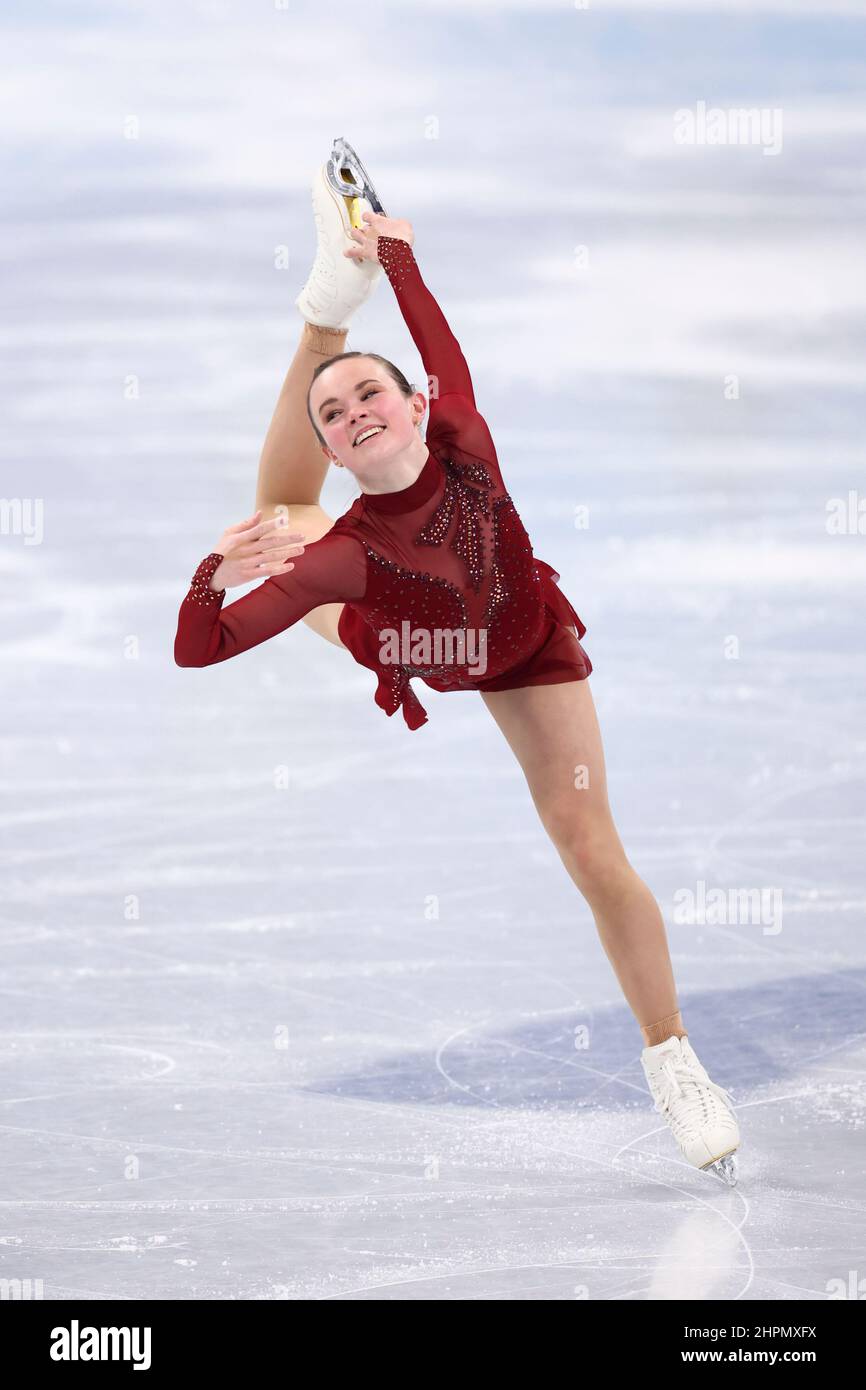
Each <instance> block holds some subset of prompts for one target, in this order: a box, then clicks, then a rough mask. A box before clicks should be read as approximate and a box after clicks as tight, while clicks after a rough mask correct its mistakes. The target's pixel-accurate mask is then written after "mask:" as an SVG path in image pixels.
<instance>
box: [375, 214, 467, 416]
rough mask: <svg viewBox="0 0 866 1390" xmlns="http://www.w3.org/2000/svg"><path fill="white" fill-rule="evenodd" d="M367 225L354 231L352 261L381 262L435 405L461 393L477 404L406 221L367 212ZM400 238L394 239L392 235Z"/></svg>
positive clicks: (463, 363)
mask: <svg viewBox="0 0 866 1390" xmlns="http://www.w3.org/2000/svg"><path fill="white" fill-rule="evenodd" d="M364 218H365V220H366V222H367V226H366V227H363V228H357V229H355V233H354V239H355V241H356V242H357V243H358V245H357V246H356V247H350V248H349V250H348V255H349V257H350V259H358V260H378V261H379V264H380V265H381V266H382V267H383V269H384V271H385V274H386V275H387V277H388V279H389V281H390V282H391V286H392V288H393V290H394V293H395V295H396V297H397V303H398V304H399V306H400V312H401V313H402V315H403V318H404V319H405V321H406V327H407V328H408V329H409V332H410V333H411V334H412V340H413V342H414V343H415V346H416V347H417V349H418V352H419V353H420V355H421V361H422V362H423V363H424V370H425V371H426V373H427V376H428V379H430V382H431V384H430V397H431V405H432V402H433V400H435V399H436V398H438V397H439V396H444V395H447V394H448V393H449V392H452V391H454V392H458V393H459V394H460V395H463V396H466V397H468V399H469V400H470V402H471V403H472V405H473V406H474V405H475V394H474V392H473V389H472V377H471V376H470V373H469V367H468V365H467V362H466V358H465V357H464V356H463V352H462V350H461V347H460V344H459V343H458V341H457V339H456V338H455V336H454V334H453V333H452V332H451V329H450V328H449V326H448V320H447V319H446V318H445V315H444V314H443V312H442V310H441V309H440V308H439V305H438V304H437V302H436V300H435V298H434V297H433V295H432V294H431V293H430V291H429V289H428V288H427V286H426V285H425V283H424V281H423V279H422V278H421V271H420V270H419V269H418V263H417V261H416V260H415V253H414V252H413V250H412V245H411V242H412V239H414V233H413V231H412V228H411V226H410V224H409V223H408V222H405V221H403V220H398V219H396V218H391V217H384V216H382V214H381V213H375V212H373V213H364ZM391 232H394V233H399V234H398V235H391V234H390V233H391Z"/></svg>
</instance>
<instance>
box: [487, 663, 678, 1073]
mask: <svg viewBox="0 0 866 1390" xmlns="http://www.w3.org/2000/svg"><path fill="white" fill-rule="evenodd" d="M483 699H484V702H485V704H486V705H487V707H488V709H489V710H490V712H491V714H492V715H493V717H494V719H495V720H496V722H497V723H498V725H499V727H500V729H501V730H502V733H503V734H504V736H505V738H506V739H507V741H508V743H509V744H510V746H511V748H512V749H513V751H514V753H515V755H516V757H517V759H518V761H519V763H520V765H521V767H522V768H523V772H524V775H525V777H526V780H527V783H528V785H529V790H530V793H531V795H532V799H533V801H534V803H535V807H536V810H537V811H538V814H539V816H540V818H541V821H542V824H543V825H544V828H545V829H546V830H547V833H548V834H549V836H550V838H551V840H552V841H553V843H554V845H555V846H556V849H557V851H558V853H559V856H560V858H561V859H562V862H563V864H564V865H565V867H566V869H567V870H568V872H569V874H570V875H571V877H572V879H573V880H574V882H575V883H576V885H577V887H578V888H579V889H580V891H581V893H582V894H583V896H584V897H585V898H586V900H587V902H588V903H589V906H590V909H591V911H592V914H593V917H594V918H595V922H596V926H597V927H598V933H599V936H600V938H601V943H602V945H603V947H604V950H605V952H606V954H607V957H608V959H609V961H610V963H611V965H612V966H613V969H614V973H615V974H616V977H617V979H618V980H619V983H620V986H621V987H622V991H623V994H624V995H625V997H626V999H627V1001H628V1003H629V1005H630V1007H631V1009H632V1011H633V1012H634V1015H635V1018H636V1019H637V1021H638V1023H639V1025H640V1026H641V1028H642V1029H644V1028H645V1029H646V1030H647V1031H646V1032H644V1041H645V1042H646V1043H647V1045H648V1046H649V1045H650V1036H648V1034H649V1035H652V1042H658V1041H661V1040H662V1038H661V1037H660V1036H659V1035H658V1034H659V1031H660V1030H659V1029H658V1027H657V1026H656V1025H658V1024H659V1022H661V1023H662V1024H663V1025H664V1026H663V1028H662V1029H661V1032H662V1033H663V1034H664V1036H668V1037H669V1036H671V1035H672V1034H671V1033H670V1032H665V1029H666V1028H668V1027H670V1025H671V1024H672V1023H673V1030H674V1032H679V1031H681V1032H683V1033H684V1032H685V1029H684V1028H682V1021H681V1019H680V1018H679V1014H678V1011H677V995H676V987H675V985H674V976H673V968H672V966H671V959H670V954H669V952H668V944H667V937H666V934H665V926H664V921H663V920H662V915H661V912H660V910H659V906H658V904H657V902H656V900H655V898H654V897H653V895H652V893H651V892H650V890H649V888H648V887H647V885H646V884H645V883H644V881H643V879H641V878H640V877H639V876H638V874H637V873H636V872H635V870H634V868H633V867H632V865H631V864H630V863H629V860H628V859H627V858H626V853H625V850H624V849H623V846H622V842H621V841H620V838H619V835H618V834H617V830H616V826H615V825H614V822H613V816H612V814H611V810H610V805H609V803H608V795H607V778H606V775H605V766H604V752H603V749H602V742H601V731H600V729H599V726H598V719H597V716H596V712H595V702H594V700H593V698H592V692H591V690H590V688H589V682H588V681H586V680H583V681H566V682H563V683H562V684H560V685H534V686H528V687H525V688H524V689H520V690H500V691H489V692H483ZM581 768H585V769H586V773H584V774H583V775H582V777H581ZM583 781H587V782H588V785H586V786H583V784H582V782H583ZM677 1024H679V1028H678V1027H677ZM653 1033H654V1035H653Z"/></svg>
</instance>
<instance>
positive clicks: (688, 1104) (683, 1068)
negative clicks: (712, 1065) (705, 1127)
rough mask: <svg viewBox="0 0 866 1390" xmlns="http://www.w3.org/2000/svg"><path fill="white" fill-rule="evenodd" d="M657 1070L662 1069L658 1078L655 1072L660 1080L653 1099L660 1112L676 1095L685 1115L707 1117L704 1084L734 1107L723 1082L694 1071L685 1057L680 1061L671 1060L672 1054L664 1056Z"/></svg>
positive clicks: (666, 1109) (666, 1108) (670, 1103)
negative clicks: (661, 1074) (680, 1098)
mask: <svg viewBox="0 0 866 1390" xmlns="http://www.w3.org/2000/svg"><path fill="white" fill-rule="evenodd" d="M660 1071H661V1072H663V1073H664V1075H663V1077H661V1078H659V1077H658V1074H657V1076H656V1078H654V1080H656V1081H657V1083H658V1081H659V1080H660V1083H661V1084H660V1086H659V1094H658V1096H657V1098H656V1103H655V1108H656V1110H658V1111H659V1112H660V1113H662V1114H663V1113H664V1112H665V1111H668V1110H669V1109H670V1107H671V1105H672V1104H673V1102H674V1101H675V1100H676V1099H677V1098H678V1097H682V1099H683V1107H682V1108H683V1110H684V1111H685V1117H686V1118H688V1119H690V1120H691V1119H698V1118H707V1115H706V1108H707V1107H706V1100H707V1098H706V1096H705V1095H703V1094H702V1093H701V1092H702V1089H703V1088H705V1087H708V1088H709V1090H710V1091H712V1092H713V1093H714V1094H715V1095H717V1096H720V1097H721V1098H722V1100H723V1101H725V1102H726V1103H727V1104H728V1105H729V1106H730V1107H731V1110H733V1108H734V1106H733V1101H732V1099H731V1095H730V1092H728V1091H726V1090H725V1088H724V1086H719V1085H718V1084H717V1083H716V1082H715V1081H711V1080H710V1079H709V1077H704V1076H701V1075H700V1073H699V1072H696V1071H695V1069H694V1067H693V1066H692V1064H691V1062H689V1061H688V1060H686V1059H685V1058H683V1059H682V1060H680V1061H674V1059H673V1058H671V1057H666V1058H665V1060H664V1062H663V1063H662V1065H661V1068H660ZM689 1083H690V1085H689ZM687 1086H689V1090H688V1091H687V1089H686V1087H687ZM689 1091H691V1094H689Z"/></svg>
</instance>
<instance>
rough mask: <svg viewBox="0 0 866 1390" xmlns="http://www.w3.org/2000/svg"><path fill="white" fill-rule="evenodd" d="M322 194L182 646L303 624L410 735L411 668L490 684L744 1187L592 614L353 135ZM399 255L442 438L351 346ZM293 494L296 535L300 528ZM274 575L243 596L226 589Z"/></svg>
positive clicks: (187, 607) (563, 850) (182, 661)
mask: <svg viewBox="0 0 866 1390" xmlns="http://www.w3.org/2000/svg"><path fill="white" fill-rule="evenodd" d="M344 184H345V188H344V187H343V185H344ZM313 208H314V212H315V216H316V223H317V227H318V250H317V258H316V262H315V264H314V267H313V271H312V273H311V275H310V279H309V281H308V283H307V285H306V286H305V287H304V289H303V290H302V291H301V294H300V295H299V296H298V299H297V300H296V304H297V305H298V307H299V309H300V311H301V313H302V315H303V316H304V318H305V323H304V328H303V331H302V335H301V342H300V345H299V347H298V350H297V352H296V354H295V358H294V360H293V362H292V364H291V367H290V368H289V372H288V375H287V377H286V380H285V383H284V385H283V388H282V391H281V393H280V396H279V399H278V401H277V406H276V410H275V412H274V416H273V419H272V421H271V425H270V428H269V430H268V434H267V437H266V439H265V444H264V449H263V452H262V457H261V461H260V465H259V478H258V491H257V497H256V504H257V509H256V511H255V513H254V514H253V516H251V517H248V518H247V519H246V520H245V521H242V522H239V523H238V524H237V525H235V526H230V527H229V528H228V529H227V530H226V531H225V532H224V533H223V535H222V536H221V538H220V539H219V541H218V542H217V545H216V547H215V549H214V550H212V551H211V552H210V553H209V554H208V555H207V556H206V557H205V558H204V559H203V560H202V561H201V562H200V564H199V566H198V568H197V569H196V571H195V574H194V576H193V579H192V584H191V587H190V589H189V592H188V593H187V595H186V597H185V598H184V600H183V602H182V603H181V606H180V613H179V616H178V628H177V636H176V639H175V649H174V652H175V660H176V662H177V664H178V665H179V666H208V665H211V664H213V663H214V662H218V661H225V660H227V659H228V658H229V657H234V656H238V655H239V654H240V653H241V652H244V651H247V650H248V649H249V648H250V647H254V646H256V645H257V644H258V643H260V642H264V641H266V640H267V639H268V638H270V637H273V636H275V635H276V634H277V633H279V632H282V631H284V629H285V628H287V627H291V626H292V624H293V623H296V622H298V621H299V620H300V619H302V618H303V619H305V620H306V621H307V622H308V624H309V625H310V626H311V627H313V628H314V629H315V630H316V631H317V632H319V633H320V634H321V635H322V636H323V637H325V638H326V639H327V640H329V641H331V642H334V643H336V644H337V645H338V646H340V647H344V648H346V649H347V650H348V652H349V653H350V654H351V655H352V656H353V657H354V658H355V660H356V661H358V662H360V663H361V664H363V665H365V666H368V667H369V668H370V669H371V670H372V671H373V672H374V673H375V674H376V676H377V687H376V691H375V700H376V702H377V704H379V706H380V707H381V708H382V709H383V710H384V711H385V712H386V713H387V714H388V715H393V714H394V713H396V711H397V710H398V709H400V710H402V713H403V718H404V720H405V722H406V724H407V725H408V727H409V729H411V730H415V729H417V728H418V727H419V726H420V725H422V724H423V723H425V722H426V719H427V715H426V713H425V711H424V709H423V707H422V706H421V704H420V703H419V701H418V698H417V696H416V695H415V693H414V691H413V690H412V688H411V686H410V684H409V682H410V680H411V678H412V677H413V676H420V677H421V679H422V680H423V681H424V682H425V683H426V684H428V685H430V686H431V687H433V688H434V689H436V690H441V691H447V690H477V691H479V692H480V694H481V698H482V699H483V701H484V703H485V705H486V706H487V708H488V709H489V711H490V713H491V714H492V716H493V718H494V719H495V720H496V722H497V724H498V725H499V727H500V729H501V730H502V733H503V735H504V736H505V738H506V740H507V741H508V743H509V744H510V746H511V748H512V750H513V751H514V754H515V756H516V757H517V759H518V761H519V762H520V765H521V767H522V769H523V772H524V774H525V777H526V780H527V783H528V786H529V790H530V793H531V795H532V798H533V801H534V803H535V806H536V809H537V811H538V814H539V817H540V819H541V822H542V824H543V826H544V828H545V830H546V831H547V833H548V835H549V836H550V838H551V840H552V841H553V844H554V845H555V847H556V849H557V851H558V853H559V855H560V858H561V859H562V862H563V864H564V865H565V867H566V869H567V870H568V872H569V874H570V875H571V877H572V879H573V880H574V883H575V884H576V886H577V888H578V889H579V891H580V892H581V893H582V894H583V896H584V898H585V899H586V901H587V902H588V904H589V906H590V909H591V911H592V914H593V917H594V919H595V923H596V926H597V928H598V931H599V935H600V937H601V941H602V945H603V947H604V950H605V952H606V954H607V956H608V959H609V960H610V962H611V965H612V967H613V970H614V973H615V974H616V976H617V979H618V981H619V983H620V986H621V988H622V991H623V994H624V996H625V998H626V1000H627V1001H628V1004H629V1006H630V1008H631V1009H632V1011H633V1013H634V1015H635V1018H636V1020H637V1022H638V1024H639V1026H640V1028H641V1032H642V1034H643V1040H644V1044H645V1046H644V1048H643V1050H642V1053H641V1062H642V1064H643V1068H644V1073H645V1075H646V1078H647V1082H648V1085H649V1088H650V1091H651V1093H652V1095H653V1097H654V1100H655V1108H656V1109H657V1110H658V1111H659V1112H660V1113H661V1114H662V1115H664V1117H665V1118H666V1120H667V1121H668V1123H669V1125H670V1127H671V1130H672V1132H673V1135H674V1138H675V1139H676V1141H677V1143H678V1145H679V1148H680V1151H681V1153H682V1154H683V1156H684V1158H685V1159H686V1160H687V1161H688V1162H689V1163H692V1164H694V1165H696V1166H697V1167H700V1168H704V1169H709V1168H712V1169H713V1170H714V1171H715V1172H716V1173H717V1174H718V1175H719V1176H720V1177H721V1178H722V1179H723V1180H724V1181H726V1182H728V1183H729V1184H731V1185H733V1184H734V1183H735V1182H736V1168H735V1162H734V1157H733V1155H734V1151H735V1150H736V1149H737V1147H738V1145H739V1130H738V1126H737V1121H736V1118H735V1116H734V1113H733V1110H732V1107H731V1104H730V1099H731V1098H730V1095H729V1093H728V1092H727V1091H725V1090H723V1088H722V1087H721V1086H718V1085H717V1084H716V1083H715V1082H713V1081H711V1080H710V1078H709V1076H708V1075H707V1073H706V1071H705V1069H704V1067H703V1066H702V1065H701V1063H700V1061H699V1060H698V1057H697V1055H696V1053H695V1051H694V1049H693V1048H692V1046H691V1044H690V1042H689V1040H688V1036H687V1033H686V1029H685V1028H684V1026H683V1020H682V1016H681V1014H680V1011H679V1008H678V1004H677V996H676V988H675V985H674V978H673V970H672V966H671V961H670V956H669V953H668V945H667V940H666V934H665V928H664V922H663V920H662V916H661V912H660V910H659V907H658V905H657V903H656V902H655V899H654V898H653V896H652V894H651V892H650V890H649V888H648V887H647V885H646V884H645V883H644V882H643V880H642V879H641V878H639V877H638V875H637V873H636V872H635V870H634V868H633V867H632V865H631V864H630V862H629V860H628V859H627V857H626V854H625V850H624V848H623V846H622V843H621V841H620V838H619V835H618V833H617V830H616V827H615V825H614V821H613V817H612V814H611V809H610V806H609V804H608V797H607V785H606V777H605V765H604V755H603V750H602V743H601V735H600V731H599V725H598V720H597V718H596V713H595V707H594V703H593V698H592V693H591V690H590V686H589V682H588V680H587V679H586V678H587V676H588V675H589V674H590V672H591V670H592V665H591V663H590V660H589V657H588V656H587V654H586V652H585V651H584V650H583V648H582V646H581V644H580V641H579V638H581V637H583V635H584V633H585V631H586V629H585V627H584V624H583V623H582V621H581V619H580V618H579V617H578V615H577V613H576V612H575V611H574V609H573V608H572V606H571V604H570V603H569V602H568V600H567V599H566V597H565V595H564V594H563V593H562V591H561V590H560V589H559V588H558V587H557V584H556V580H558V579H559V575H558V574H557V573H556V571H555V570H553V569H552V568H551V566H550V565H548V564H546V563H545V562H544V561H543V560H540V559H538V558H536V557H534V556H533V553H532V546H531V543H530V540H529V537H528V535H527V533H526V531H525V529H524V527H523V525H522V523H521V520H520V518H519V516H518V514H517V511H516V509H515V507H514V503H513V501H512V499H511V497H510V496H509V494H508V491H507V489H506V486H505V483H504V481H503V478H502V474H501V472H500V468H499V462H498V459H497V455H496V450H495V448H494V445H493V440H492V438H491V436H490V431H489V430H488V427H487V424H486V422H485V420H484V418H483V417H482V416H481V415H480V414H479V412H478V409H477V407H476V404H475V395H474V391H473V384H472V379H471V377H470V374H469V369H468V366H467V364H466V361H465V358H464V356H463V353H462V351H461V349H460V345H459V343H458V342H457V339H456V338H455V337H454V335H453V333H452V332H451V330H450V328H449V326H448V324H447V322H446V320H445V318H444V316H443V314H442V311H441V309H440V308H439V305H438V304H437V303H436V300H435V299H434V297H433V295H432V294H431V293H430V291H429V289H428V288H427V286H426V284H425V283H424V281H423V279H422V278H421V273H420V270H419V268H418V263H417V261H416V259H415V255H414V252H413V250H412V246H413V244H414V233H413V230H412V228H411V226H410V224H409V223H408V222H406V221H403V220H397V219H392V218H389V217H387V216H385V215H384V211H383V210H382V208H381V203H380V202H379V200H378V198H377V197H376V194H375V190H374V189H373V187H372V185H371V184H370V182H369V178H368V177H367V175H366V171H365V170H364V169H363V165H361V164H360V161H359V160H358V159H357V156H356V155H355V154H354V151H353V150H352V149H351V146H348V145H347V144H346V143H345V142H344V141H338V142H337V143H336V145H335V148H334V152H333V154H332V157H331V160H330V162H329V165H327V166H325V167H323V168H322V169H321V170H320V171H319V173H318V174H317V176H316V179H315V181H314V184H313ZM374 209H378V211H376V210H374ZM383 269H384V272H385V275H386V276H387V278H388V280H389V281H390V284H391V286H392V288H393V290H394V293H395V295H396V299H397V303H398V304H399V306H400V309H401V311H402V314H403V317H404V319H405V321H406V324H407V327H408V328H409V331H410V333H411V334H412V338H413V339H414V342H415V344H416V346H417V348H418V351H419V353H420V355H421V358H422V361H423V363H424V368H425V371H426V372H427V374H428V384H429V390H430V400H429V407H430V413H429V420H428V425H427V433H426V441H425V439H423V438H422V436H421V433H420V427H421V422H422V419H423V417H424V414H425V412H426V410H427V404H428V401H427V398H426V397H425V395H424V393H423V392H421V391H418V390H415V388H414V386H413V385H412V384H411V383H410V382H408V381H407V380H406V378H405V377H404V376H403V374H402V372H401V371H400V370H399V369H398V368H397V367H396V366H394V364H393V363H391V362H389V361H387V360H386V359H384V358H382V357H380V356H378V355H377V354H375V353H362V352H345V351H344V350H343V349H344V345H345V340H346V333H347V331H348V324H349V319H350V317H351V314H352V312H353V311H354V310H355V309H356V308H357V307H358V306H359V304H361V303H362V302H364V300H366V299H367V297H368V296H369V294H370V293H371V291H372V289H373V288H374V286H375V284H376V282H377V280H378V279H380V278H381V276H382V270H383ZM328 460H330V461H331V462H332V463H333V464H334V465H335V466H336V467H338V468H347V469H349V471H350V472H351V473H353V474H354V476H355V478H356V479H357V481H358V483H359V485H360V488H361V495H360V496H359V497H358V498H357V499H356V500H355V501H354V502H353V503H352V505H351V506H350V507H349V508H348V510H347V511H346V512H344V513H343V515H342V516H340V517H338V518H337V519H336V521H332V519H331V518H330V517H328V516H327V515H326V513H325V512H324V511H323V510H322V508H321V507H320V505H319V494H320V491H321V487H322V484H323V481H324V477H325V473H326V471H327V467H328ZM289 508H291V511H292V516H293V523H297V524H298V525H299V527H300V529H299V530H298V531H291V532H289V531H288V530H287V525H286V522H287V512H288V509H289ZM304 542H306V544H304ZM290 557H292V558H290ZM259 577H261V578H264V579H265V582H264V583H263V584H262V585H260V586H259V587H258V588H257V589H254V590H252V591H251V592H249V593H248V594H245V595H244V596H243V597H242V598H240V599H238V600H237V601H236V602H235V603H232V604H230V605H229V606H228V607H226V608H224V607H223V600H224V598H225V592H226V589H228V588H232V587H235V586H237V585H239V584H245V583H249V581H250V580H251V579H254V578H259ZM461 633H462V638H461ZM455 634H456V635H455ZM437 643H438V645H437ZM446 648H447V649H446ZM581 769H582V770H583V775H582V776H579V777H576V776H575V773H576V772H579V771H580V770H581Z"/></svg>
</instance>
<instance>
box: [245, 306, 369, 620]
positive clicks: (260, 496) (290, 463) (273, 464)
mask: <svg viewBox="0 0 866 1390" xmlns="http://www.w3.org/2000/svg"><path fill="white" fill-rule="evenodd" d="M347 333H348V330H346V331H343V330H340V329H329V328H323V327H320V326H317V325H314V324H310V323H305V324H304V325H303V328H302V330H301V340H300V342H299V344H298V347H297V350H296V352H295V355H294V357H293V358H292V362H291V365H290V367H289V370H288V372H287V373H286V379H285V381H284V382H283V385H282V389H281V391H280V394H279V397H278V399H277V404H276V407H275V409H274V413H273V417H272V419H271V423H270V425H269V427H268V432H267V434H266V436H265V442H264V445H263V447H262V453H261V458H260V459H259V474H258V482H257V484H256V508H259V507H261V509H262V520H263V521H267V520H269V519H270V518H271V517H273V516H276V515H277V513H278V510H279V509H280V508H288V516H289V525H290V527H291V529H292V530H293V531H303V533H304V536H305V538H306V542H307V543H309V542H311V541H317V540H320V539H321V538H322V536H324V535H325V534H326V533H327V532H328V531H330V529H331V527H332V526H333V524H334V519H333V517H331V516H329V515H328V513H327V512H326V511H325V510H324V508H323V507H322V506H321V505H320V504H319V496H320V494H321V491H322V485H323V483H324V481H325V477H326V476H327V472H328V468H329V467H330V465H329V463H328V460H327V458H326V457H325V455H324V454H323V453H322V449H321V446H320V444H319V441H318V440H317V438H316V435H315V433H314V431H313V427H312V425H311V424H310V417H309V415H308V414H307V392H308V391H309V389H310V382H311V381H312V379H313V372H314V371H315V370H316V368H317V367H318V366H319V364H320V363H321V362H322V361H323V360H324V359H325V358H326V357H332V356H333V355H334V354H335V353H339V352H343V351H344V349H345V346H346V337H347ZM342 609H343V605H342V604H341V603H327V604H323V605H322V606H321V607H320V608H314V609H312V611H311V612H309V613H308V614H307V615H306V617H305V618H304V620H303V621H304V622H305V623H306V624H307V626H308V627H311V628H312V629H313V631H314V632H318V633H319V634H320V636H322V637H325V638H327V640H328V641H330V642H334V643H335V644H336V645H337V646H338V647H342V646H343V645H344V644H343V643H342V642H341V641H340V638H339V635H338V633H337V623H338V621H339V617H340V613H341V612H342Z"/></svg>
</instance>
